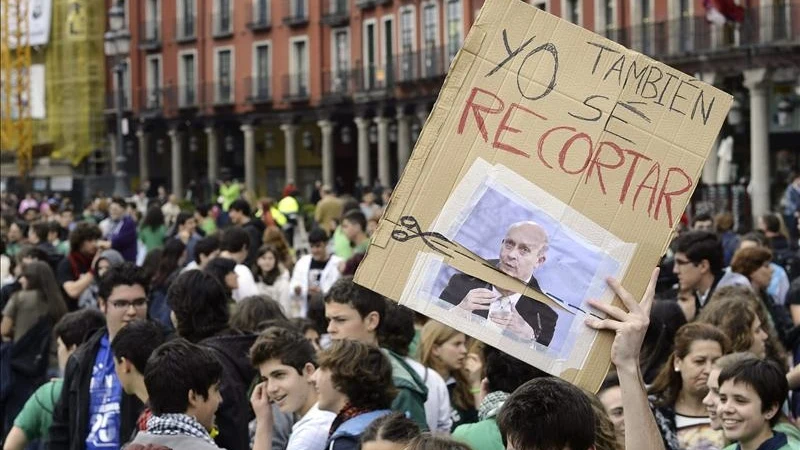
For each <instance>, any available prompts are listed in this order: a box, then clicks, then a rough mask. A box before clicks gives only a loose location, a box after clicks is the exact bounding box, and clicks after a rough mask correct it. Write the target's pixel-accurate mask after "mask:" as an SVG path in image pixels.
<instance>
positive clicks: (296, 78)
mask: <svg viewBox="0 0 800 450" xmlns="http://www.w3.org/2000/svg"><path fill="white" fill-rule="evenodd" d="M310 97H311V92H310V91H309V88H308V74H307V73H304V72H295V73H288V74H285V75H284V76H283V100H284V101H286V102H289V103H298V102H307V101H308V100H309V99H310Z"/></svg>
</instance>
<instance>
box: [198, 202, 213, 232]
mask: <svg viewBox="0 0 800 450" xmlns="http://www.w3.org/2000/svg"><path fill="white" fill-rule="evenodd" d="M194 218H195V220H197V227H198V228H200V229H201V230H203V234H204V235H205V236H210V235H212V234H214V233H215V232H216V231H217V222H216V221H215V220H214V218H213V217H211V215H210V214H209V213H208V206H206V205H200V206H198V207H197V208H196V209H195V210H194Z"/></svg>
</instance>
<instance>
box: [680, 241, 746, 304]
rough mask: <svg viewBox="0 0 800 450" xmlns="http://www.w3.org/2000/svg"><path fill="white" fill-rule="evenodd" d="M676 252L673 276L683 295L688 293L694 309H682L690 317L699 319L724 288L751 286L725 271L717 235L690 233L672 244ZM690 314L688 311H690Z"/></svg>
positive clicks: (741, 277) (737, 276)
mask: <svg viewBox="0 0 800 450" xmlns="http://www.w3.org/2000/svg"><path fill="white" fill-rule="evenodd" d="M672 248H673V250H674V251H675V258H674V260H673V267H672V272H673V273H674V274H675V275H677V277H678V285H679V290H680V292H683V293H686V294H688V296H689V300H692V299H693V300H694V305H691V301H690V302H689V305H682V308H684V311H685V312H686V315H687V317H695V316H696V315H697V314H699V313H700V310H701V309H702V308H703V307H704V306H705V305H706V302H707V301H708V300H709V299H710V298H711V295H712V294H713V293H714V290H715V289H717V288H720V287H723V286H731V285H743V286H749V285H750V281H749V280H748V279H747V278H746V277H744V276H742V275H740V274H738V273H734V272H731V271H725V270H724V267H723V251H722V244H721V243H720V241H719V239H718V238H717V235H716V234H714V233H711V232H708V231H689V232H687V233H684V234H682V235H680V236H678V237H677V238H676V239H675V240H674V241H673V242H672ZM687 310H688V311H687Z"/></svg>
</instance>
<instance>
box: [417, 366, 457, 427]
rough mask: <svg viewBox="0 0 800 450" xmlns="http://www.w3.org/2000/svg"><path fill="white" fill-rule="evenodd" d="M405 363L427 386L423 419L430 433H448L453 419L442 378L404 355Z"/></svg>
mask: <svg viewBox="0 0 800 450" xmlns="http://www.w3.org/2000/svg"><path fill="white" fill-rule="evenodd" d="M405 361H406V363H408V365H409V366H411V367H412V368H413V369H414V371H415V372H417V374H418V375H419V377H420V378H422V380H423V381H424V382H425V386H426V387H427V388H428V399H427V400H425V421H426V422H427V423H428V428H429V429H430V430H431V433H438V432H442V433H450V428H451V427H452V426H453V419H451V418H450V393H449V392H448V390H447V384H446V383H445V382H444V378H442V376H441V375H439V374H438V373H437V372H436V371H435V370H433V369H431V368H430V367H425V366H423V365H422V364H420V363H419V362H417V361H415V360H413V359H411V358H409V357H406V358H405Z"/></svg>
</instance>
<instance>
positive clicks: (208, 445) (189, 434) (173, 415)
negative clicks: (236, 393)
mask: <svg viewBox="0 0 800 450" xmlns="http://www.w3.org/2000/svg"><path fill="white" fill-rule="evenodd" d="M221 379H222V365H220V362H219V361H218V360H217V357H216V356H215V355H214V354H213V353H212V352H211V351H210V350H209V349H206V348H204V347H203V346H200V345H195V344H192V343H190V342H189V341H187V340H185V339H175V340H173V341H171V342H167V343H166V344H164V345H162V346H160V347H158V348H157V349H156V350H155V351H154V352H153V355H152V356H150V359H149V360H148V361H147V368H146V369H145V373H144V385H145V388H146V389H147V393H148V394H149V396H150V407H151V408H152V411H153V415H152V416H151V417H150V419H149V420H148V421H147V431H145V432H143V433H139V434H138V435H137V436H136V438H135V439H134V440H133V441H132V442H131V445H130V446H129V447H127V448H128V449H140V448H148V447H147V446H148V445H163V446H165V447H167V448H170V449H172V450H217V449H220V447H218V446H217V444H216V443H215V442H214V440H213V438H212V434H214V433H215V428H214V415H215V414H216V412H217V408H219V406H220V403H222V401H223V397H222V395H221V394H220V381H221Z"/></svg>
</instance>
